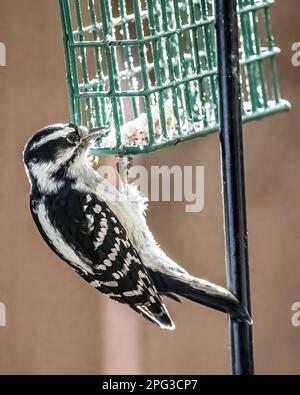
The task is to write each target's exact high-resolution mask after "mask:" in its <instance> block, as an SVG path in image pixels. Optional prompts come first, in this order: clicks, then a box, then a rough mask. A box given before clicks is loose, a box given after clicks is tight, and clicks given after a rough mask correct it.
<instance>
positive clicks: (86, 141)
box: [80, 126, 109, 146]
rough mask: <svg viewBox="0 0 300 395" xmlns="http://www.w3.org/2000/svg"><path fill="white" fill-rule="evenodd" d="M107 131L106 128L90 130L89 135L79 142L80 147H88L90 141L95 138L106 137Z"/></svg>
mask: <svg viewBox="0 0 300 395" xmlns="http://www.w3.org/2000/svg"><path fill="white" fill-rule="evenodd" d="M108 131H109V128H108V127H107V126H102V127H99V128H94V129H91V130H90V132H89V134H88V135H87V136H85V137H84V138H83V139H82V140H81V144H80V145H81V146H88V145H89V143H90V141H92V140H95V139H96V138H97V137H101V136H106V135H107V133H108Z"/></svg>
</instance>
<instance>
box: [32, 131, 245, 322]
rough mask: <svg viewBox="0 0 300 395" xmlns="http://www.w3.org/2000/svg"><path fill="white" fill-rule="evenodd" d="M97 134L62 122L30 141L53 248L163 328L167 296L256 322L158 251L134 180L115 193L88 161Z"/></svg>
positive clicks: (38, 208)
mask: <svg viewBox="0 0 300 395" xmlns="http://www.w3.org/2000/svg"><path fill="white" fill-rule="evenodd" d="M97 135H98V133H89V131H88V129H86V128H85V127H83V126H80V127H79V126H76V125H73V124H66V125H64V124H57V125H51V126H48V127H45V128H43V129H41V130H39V131H38V132H37V133H36V134H35V135H34V136H33V137H31V139H30V140H29V141H28V143H27V144H26V147H25V150H24V163H25V167H26V171H27V174H28V178H29V181H30V184H31V192H30V208H31V213H32V216H33V219H34V221H35V224H36V226H37V227H38V230H39V231H40V233H41V235H42V236H43V238H44V240H45V241H46V243H47V244H48V246H49V247H50V248H51V249H52V250H53V251H54V252H55V253H56V254H57V255H58V256H59V257H60V258H61V259H62V260H64V261H65V262H67V263H68V264H69V265H70V266H71V267H72V268H73V269H74V270H75V271H76V272H77V273H78V274H80V276H81V277H82V278H84V279H85V280H86V281H87V282H89V283H90V284H91V285H92V286H93V287H95V288H97V289H98V290H99V291H101V292H102V293H103V294H105V295H106V296H109V297H110V298H111V299H113V300H115V301H117V302H120V303H124V304H127V305H129V306H130V307H131V308H132V309H133V310H135V311H136V312H138V313H139V314H141V315H142V316H143V317H145V318H146V319H148V320H149V321H151V322H153V323H155V324H157V325H159V326H160V327H161V328H166V329H174V324H173V321H172V319H171V317H170V315H169V313H168V311H167V309H166V306H165V305H164V303H163V302H162V299H161V297H162V296H168V297H170V298H172V299H174V300H176V301H179V297H178V296H182V297H185V298H187V299H190V300H192V301H194V302H197V303H200V304H203V305H206V306H209V307H212V308H214V309H217V310H220V311H223V312H225V313H227V314H230V315H231V316H232V317H233V318H234V319H237V320H239V321H243V322H247V323H251V318H250V316H249V314H248V312H247V311H246V309H245V308H244V307H243V306H242V305H241V304H240V303H239V301H238V300H237V298H236V297H235V296H234V295H233V294H232V293H231V292H229V291H228V290H226V289H225V288H222V287H220V286H217V285H215V284H212V283H210V282H208V281H206V280H202V279H199V278H197V277H194V276H192V275H190V274H189V273H188V272H187V271H186V270H184V269H183V268H182V267H180V266H179V265H177V264H176V263H175V262H174V261H173V260H172V259H170V258H169V257H168V256H167V255H166V254H165V253H164V252H163V251H162V250H161V249H160V247H159V246H158V245H157V243H156V242H155V239H154V237H153V235H152V233H151V232H150V230H149V228H148V226H147V223H146V220H145V215H144V212H145V199H144V198H143V197H142V196H141V195H140V194H139V193H138V191H137V190H136V189H135V188H134V187H133V186H131V185H127V186H126V193H125V192H124V191H123V192H122V191H118V192H117V191H116V188H115V187H114V186H113V185H112V184H110V183H109V182H108V181H107V180H106V179H105V178H103V177H101V175H100V174H99V173H98V172H96V171H95V170H94V169H93V168H92V167H91V166H90V164H89V162H88V159H87V152H88V148H89V146H90V143H91V142H92V141H93V139H95V137H97ZM116 192H117V193H116ZM116 196H118V197H119V198H117V199H116V198H115V197H116Z"/></svg>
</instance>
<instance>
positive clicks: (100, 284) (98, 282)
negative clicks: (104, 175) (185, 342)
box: [31, 183, 172, 327]
mask: <svg viewBox="0 0 300 395" xmlns="http://www.w3.org/2000/svg"><path fill="white" fill-rule="evenodd" d="M40 205H44V206H45V207H47V213H48V214H47V215H48V220H49V222H50V223H51V225H52V226H53V228H55V229H56V230H57V231H58V232H59V233H60V234H61V236H62V238H63V240H64V242H66V243H68V245H69V246H70V247H71V248H72V249H73V251H74V252H75V253H76V255H77V256H78V258H79V259H80V260H81V261H82V263H84V264H85V266H83V265H80V264H79V265H78V264H77V263H76V262H74V261H72V258H71V257H68V255H67V254H62V253H61V251H60V250H59V248H58V247H57V246H56V245H55V243H53V239H52V240H51V233H48V234H47V233H46V232H47V231H45V229H44V228H43V227H41V226H40V220H39V206H40ZM31 211H32V215H33V218H34V220H35V222H36V224H37V226H38V228H39V230H40V232H41V234H42V235H43V237H44V239H45V240H46V242H47V243H48V245H49V246H50V248H51V249H52V250H54V251H55V252H56V253H57V254H58V255H59V256H60V257H61V258H62V259H64V260H65V261H67V262H68V263H69V264H70V265H71V266H72V267H73V269H74V270H75V271H76V272H77V273H78V274H80V275H81V277H82V278H84V279H85V280H86V281H87V282H89V283H90V285H92V286H93V287H94V288H97V289H98V290H99V291H101V292H102V293H103V294H105V295H106V296H109V297H110V298H111V299H113V300H115V301H117V302H120V303H126V304H128V305H129V306H130V307H132V308H133V309H134V310H136V311H138V312H139V313H141V314H142V315H144V316H146V317H147V318H149V319H150V320H151V321H154V322H156V323H158V324H160V325H161V326H170V327H171V326H172V322H171V320H170V318H169V315H168V312H167V311H166V309H165V306H164V304H163V303H162V301H161V298H160V296H159V295H158V292H157V290H156V288H155V285H154V283H153V281H152V279H151V277H150V276H149V273H148V272H147V270H146V268H145V267H144V265H143V264H142V262H141V259H140V257H139V255H138V253H137V251H136V250H135V249H134V247H133V246H132V244H131V242H130V241H129V239H128V237H127V235H126V231H125V229H124V228H123V226H122V225H121V224H120V222H119V221H118V219H117V218H116V217H115V216H114V214H113V213H112V211H111V210H110V209H109V207H108V206H107V204H106V203H105V202H104V201H100V200H99V199H98V198H97V197H96V196H95V195H94V194H92V193H82V192H79V191H76V190H73V189H72V185H71V184H68V183H67V184H66V186H65V187H64V188H62V189H61V190H60V192H59V193H58V194H55V195H53V194H50V195H45V196H43V197H42V198H41V199H38V200H35V199H34V195H33V196H32V199H31ZM43 215H44V212H43Z"/></svg>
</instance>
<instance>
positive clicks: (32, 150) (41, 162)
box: [24, 124, 99, 191]
mask: <svg viewBox="0 0 300 395" xmlns="http://www.w3.org/2000/svg"><path fill="white" fill-rule="evenodd" d="M98 135H99V132H93V133H89V131H88V129H87V128H85V127H83V126H76V125H73V124H66V125H63V124H57V125H51V126H47V127H45V128H43V129H40V130H39V131H38V132H37V133H36V134H34V135H33V136H32V137H31V138H30V139H29V141H28V142H27V144H26V146H25V150H24V163H25V167H26V170H27V174H28V177H29V179H30V181H31V183H32V184H33V183H34V184H36V186H37V187H38V189H39V190H41V191H42V190H43V191H50V190H55V189H58V187H59V185H62V183H63V182H64V180H66V179H67V178H69V179H72V178H75V177H76V169H78V172H79V171H80V169H81V168H82V167H85V159H86V153H87V148H88V147H89V145H90V143H91V141H92V140H94V139H95V138H96V137H97V136H98ZM78 176H79V174H78Z"/></svg>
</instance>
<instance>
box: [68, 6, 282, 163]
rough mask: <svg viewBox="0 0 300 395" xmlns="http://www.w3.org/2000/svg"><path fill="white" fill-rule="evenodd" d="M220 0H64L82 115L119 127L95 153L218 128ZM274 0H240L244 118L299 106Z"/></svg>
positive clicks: (74, 98) (81, 119) (74, 106)
mask: <svg viewBox="0 0 300 395" xmlns="http://www.w3.org/2000/svg"><path fill="white" fill-rule="evenodd" d="M212 3H213V2H212V1H209V0H60V10H61V19H62V27H63V40H64V46H65V56H66V68H67V80H68V86H69V96H70V112H71V119H72V122H74V123H76V124H86V125H87V126H88V127H90V128H96V127H100V126H105V125H109V126H110V128H111V130H112V133H113V134H114V138H113V139H112V140H111V143H110V145H109V146H105V145H104V146H103V145H102V143H100V142H99V144H98V145H97V146H95V147H94V148H93V154H94V155H99V154H115V155H116V154H119V155H120V154H138V153H143V152H151V151H154V150H157V149H159V148H162V147H166V146H169V145H174V144H176V143H178V142H179V141H184V140H187V139H191V138H194V137H197V136H204V135H206V134H208V133H211V132H214V131H217V130H218V89H217V77H216V75H217V70H216V64H217V59H216V44H215V28H214V9H213V4H212ZM272 3H273V1H272V0H238V15H239V32H240V37H239V42H240V50H239V52H240V64H241V71H240V72H241V90H242V98H241V99H242V115H243V120H244V121H249V120H253V119H258V118H261V117H264V116H266V115H269V114H272V113H275V112H278V111H282V110H286V109H288V108H289V103H288V102H287V101H285V100H283V99H282V98H281V95H280V88H279V83H278V76H277V69H276V55H277V54H278V53H279V52H280V50H279V48H277V47H276V46H275V43H274V37H273V33H272V29H271V21H270V5H271V4H272ZM124 130H126V132H128V131H129V132H130V133H131V134H132V135H133V138H132V139H128V138H125V137H126V136H125V133H124ZM140 135H142V137H140ZM139 138H140V139H142V140H143V143H141V140H139Z"/></svg>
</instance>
